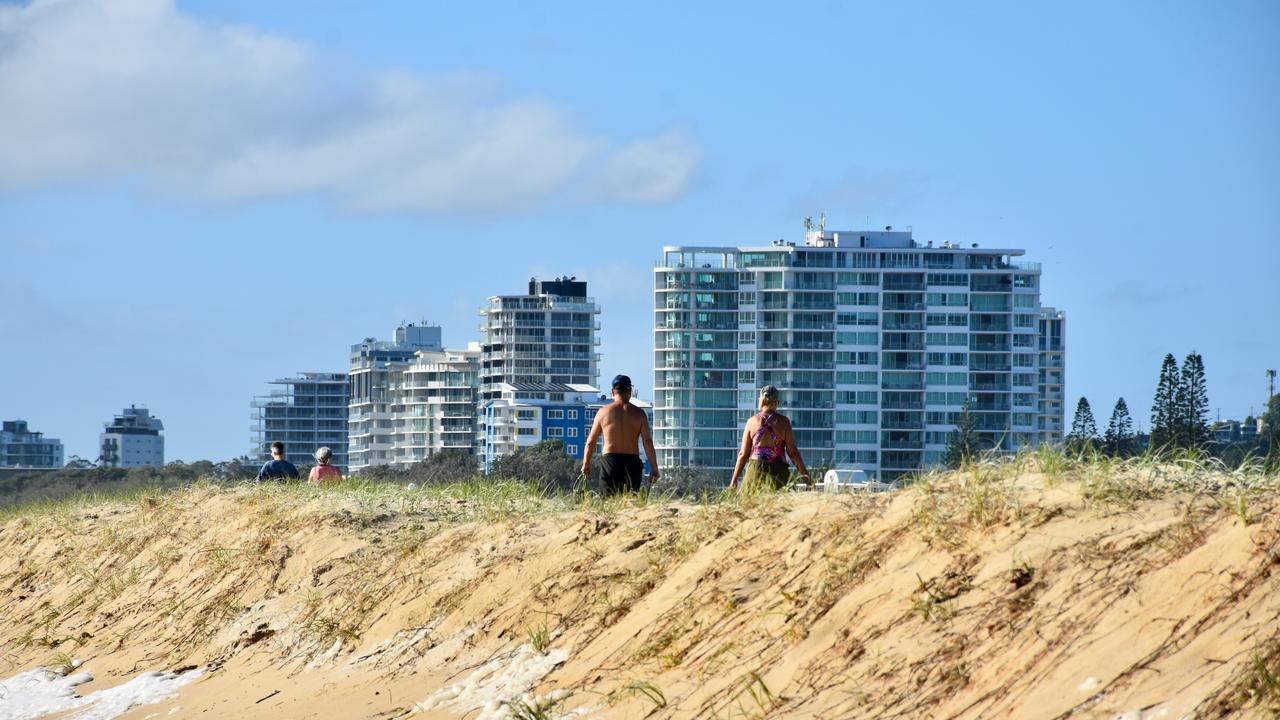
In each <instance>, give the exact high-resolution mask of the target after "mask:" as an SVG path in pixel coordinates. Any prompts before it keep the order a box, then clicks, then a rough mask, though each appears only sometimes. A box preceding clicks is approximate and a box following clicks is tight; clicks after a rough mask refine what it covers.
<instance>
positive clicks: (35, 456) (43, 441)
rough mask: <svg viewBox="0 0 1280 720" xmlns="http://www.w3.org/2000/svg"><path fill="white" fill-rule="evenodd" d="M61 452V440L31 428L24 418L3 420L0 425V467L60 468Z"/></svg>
mask: <svg viewBox="0 0 1280 720" xmlns="http://www.w3.org/2000/svg"><path fill="white" fill-rule="evenodd" d="M62 454H63V449H62V441H61V440H57V439H54V438H46V437H45V436H44V433H42V432H36V431H34V430H31V429H30V428H28V427H27V421H26V420H5V421H4V423H3V424H2V425H0V467H13V468H18V467H20V468H60V467H62Z"/></svg>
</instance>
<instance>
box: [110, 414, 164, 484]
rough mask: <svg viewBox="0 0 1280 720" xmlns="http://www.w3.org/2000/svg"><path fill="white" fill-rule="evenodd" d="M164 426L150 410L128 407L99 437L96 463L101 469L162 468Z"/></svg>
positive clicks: (113, 419)
mask: <svg viewBox="0 0 1280 720" xmlns="http://www.w3.org/2000/svg"><path fill="white" fill-rule="evenodd" d="M163 431H164V423H162V422H160V418H157V417H152V416H151V411H150V410H147V409H146V408H140V407H137V406H135V405H130V406H129V407H127V408H125V409H124V410H123V411H122V412H121V413H120V414H119V415H116V416H115V417H114V418H112V420H111V422H108V423H103V431H102V434H100V435H99V436H98V464H99V465H100V466H102V467H118V468H135V467H143V466H144V465H150V466H151V467H164V435H163V434H162V433H163Z"/></svg>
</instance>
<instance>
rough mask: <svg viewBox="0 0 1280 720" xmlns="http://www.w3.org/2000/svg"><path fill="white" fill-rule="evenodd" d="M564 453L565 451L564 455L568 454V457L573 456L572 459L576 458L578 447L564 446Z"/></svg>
mask: <svg viewBox="0 0 1280 720" xmlns="http://www.w3.org/2000/svg"><path fill="white" fill-rule="evenodd" d="M564 451H565V452H566V453H568V454H569V455H573V456H574V457H577V455H578V446H577V445H565V446H564Z"/></svg>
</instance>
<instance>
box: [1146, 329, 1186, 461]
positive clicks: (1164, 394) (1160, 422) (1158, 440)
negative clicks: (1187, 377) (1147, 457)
mask: <svg viewBox="0 0 1280 720" xmlns="http://www.w3.org/2000/svg"><path fill="white" fill-rule="evenodd" d="M1181 384H1182V381H1181V378H1180V376H1179V375H1178V361H1177V360H1174V359H1173V354H1172V353H1170V354H1167V355H1165V356H1164V364H1163V365H1161V366H1160V382H1159V384H1157V385H1156V399H1155V401H1154V402H1152V403H1151V449H1152V450H1153V451H1155V452H1157V453H1163V452H1164V451H1166V450H1168V449H1169V447H1170V446H1172V445H1173V443H1174V439H1175V438H1174V433H1175V432H1176V428H1177V418H1176V414H1177V408H1176V405H1175V404H1174V403H1175V402H1176V398H1177V395H1178V394H1179V392H1180V391H1179V389H1178V388H1179V386H1180V385H1181Z"/></svg>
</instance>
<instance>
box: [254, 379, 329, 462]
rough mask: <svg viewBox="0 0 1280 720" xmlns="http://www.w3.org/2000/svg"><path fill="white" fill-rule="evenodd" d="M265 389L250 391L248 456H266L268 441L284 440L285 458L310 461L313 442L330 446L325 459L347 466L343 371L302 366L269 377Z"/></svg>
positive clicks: (268, 453)
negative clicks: (263, 392) (329, 454)
mask: <svg viewBox="0 0 1280 720" xmlns="http://www.w3.org/2000/svg"><path fill="white" fill-rule="evenodd" d="M268 384H269V385H272V386H275V387H274V388H273V389H272V390H271V392H270V393H269V394H267V395H261V396H258V397H255V398H254V399H253V402H252V403H251V406H252V409H253V425H252V427H251V428H250V430H251V432H252V439H251V442H252V450H251V451H250V453H249V455H250V457H253V458H255V459H257V460H259V461H262V462H265V461H267V460H270V459H271V443H273V442H276V441H280V442H283V443H284V459H285V460H288V461H289V462H291V463H293V464H295V465H313V464H315V457H314V455H313V453H315V451H316V449H317V448H320V447H328V448H329V449H330V450H331V451H333V458H332V460H330V464H331V465H334V466H336V467H338V468H339V469H342V470H346V469H347V467H348V463H349V460H348V453H347V398H348V393H349V390H348V385H349V382H348V378H347V375H346V374H344V373H326V372H304V373H299V374H298V376H297V377H293V378H281V379H279V380H272V381H270V382H269V383H268Z"/></svg>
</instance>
